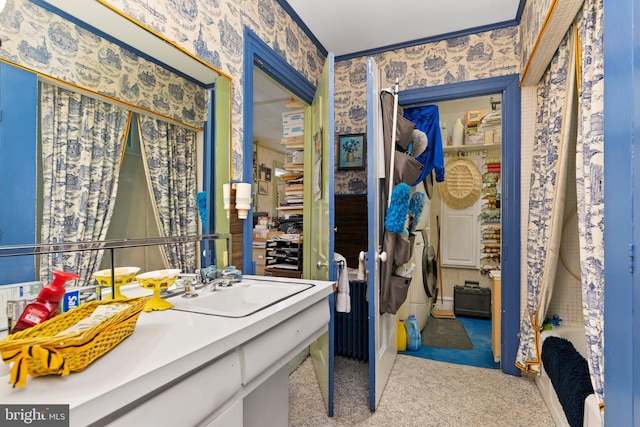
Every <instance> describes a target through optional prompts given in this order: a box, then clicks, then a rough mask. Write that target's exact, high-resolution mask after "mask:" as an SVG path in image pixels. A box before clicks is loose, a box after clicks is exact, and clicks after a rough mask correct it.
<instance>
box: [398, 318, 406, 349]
mask: <svg viewBox="0 0 640 427" xmlns="http://www.w3.org/2000/svg"><path fill="white" fill-rule="evenodd" d="M406 349H407V330H406V329H405V328H404V320H400V319H398V351H405V350H406Z"/></svg>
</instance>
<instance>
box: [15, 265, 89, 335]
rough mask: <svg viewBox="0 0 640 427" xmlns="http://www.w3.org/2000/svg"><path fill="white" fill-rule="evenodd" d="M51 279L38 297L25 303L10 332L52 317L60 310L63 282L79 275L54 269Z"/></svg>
mask: <svg viewBox="0 0 640 427" xmlns="http://www.w3.org/2000/svg"><path fill="white" fill-rule="evenodd" d="M52 274H53V281H52V282H51V283H49V284H48V285H47V286H45V287H44V288H42V290H41V291H40V293H39V294H38V297H37V298H36V299H35V300H34V301H33V302H31V303H29V305H27V306H26V307H25V309H24V311H23V312H22V315H21V316H20V319H19V320H18V322H17V323H16V325H15V326H14V327H13V329H12V330H11V333H12V334H13V333H14V332H18V331H22V330H23V329H27V328H30V327H32V326H35V325H38V324H40V323H42V322H44V321H45V320H47V319H50V318H52V317H53V316H55V315H57V314H58V313H59V312H60V301H62V298H63V297H64V293H65V289H64V284H65V283H67V282H68V281H69V280H73V279H77V278H78V277H80V275H78V274H75V273H68V272H66V271H54V272H52Z"/></svg>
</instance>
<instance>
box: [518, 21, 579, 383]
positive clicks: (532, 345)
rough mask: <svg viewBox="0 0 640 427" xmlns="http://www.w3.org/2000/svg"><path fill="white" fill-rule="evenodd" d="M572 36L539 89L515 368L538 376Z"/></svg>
mask: <svg viewBox="0 0 640 427" xmlns="http://www.w3.org/2000/svg"><path fill="white" fill-rule="evenodd" d="M574 38H575V37H574V35H573V31H569V32H568V33H567V35H566V36H565V38H564V40H563V41H562V43H561V44H560V46H559V47H558V51H557V52H556V54H555V55H554V57H553V59H552V60H551V63H550V64H549V67H548V69H547V71H546V72H545V74H544V76H543V77H542V79H541V81H540V83H539V84H538V96H537V98H538V114H537V120H536V128H535V140H534V146H533V158H532V169H531V170H532V172H531V189H530V198H529V221H528V226H527V268H528V271H527V305H526V307H525V311H524V315H523V318H522V324H521V326H520V345H519V347H518V353H517V355H516V366H518V367H519V368H520V369H522V370H526V371H538V370H539V364H540V346H539V332H540V330H541V329H542V323H543V321H544V319H545V315H546V311H547V307H548V305H549V301H550V300H551V296H552V293H553V284H554V281H555V276H556V270H557V265H558V259H559V256H560V240H561V237H562V223H563V221H562V216H563V212H564V205H565V194H566V184H567V182H566V181H567V167H568V157H569V156H568V152H569V149H570V148H571V147H573V144H572V142H571V138H570V135H571V118H572V116H573V114H574V113H573V109H574V106H573V103H574V99H575V49H574V48H573V43H574Z"/></svg>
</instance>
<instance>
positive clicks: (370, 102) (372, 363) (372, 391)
mask: <svg viewBox="0 0 640 427" xmlns="http://www.w3.org/2000/svg"><path fill="white" fill-rule="evenodd" d="M375 72H378V66H377V65H376V63H375V60H374V59H373V58H371V57H369V58H367V123H369V124H372V123H374V117H373V111H374V108H375V107H374V102H378V99H379V96H380V95H379V94H377V93H373V84H374V80H373V79H374V77H373V73H375ZM374 131H375V129H374V126H371V125H370V126H367V165H375V164H376V162H375V155H374V152H375V150H374V148H373V142H374V141H376V138H375V135H374ZM374 169H375V168H374V167H373V166H371V167H367V221H368V231H367V239H368V247H367V260H366V268H367V271H369V272H376V273H378V271H379V270H376V253H377V251H378V248H376V245H375V241H376V240H375V237H376V233H380V241H379V243H380V244H382V232H383V231H382V230H376V229H375V228H376V227H375V224H374V220H373V219H374V218H375V214H376V209H377V208H378V207H379V203H380V202H379V201H378V203H376V200H371V199H373V198H374V197H375V196H374V194H375V187H374V182H375V180H376V179H377V178H376V177H375V170H374ZM380 220H381V221H382V218H381V219H380ZM376 292H379V289H376V287H375V277H374V275H373V274H371V273H370V274H368V275H367V300H368V301H369V305H368V308H367V312H368V316H369V322H368V333H369V350H368V351H369V409H370V410H372V411H375V409H376V363H377V362H378V360H377V358H378V355H377V354H376V333H375V323H376V319H377V318H378V316H379V315H380V314H379V313H377V312H376V307H375V304H373V301H375V300H376Z"/></svg>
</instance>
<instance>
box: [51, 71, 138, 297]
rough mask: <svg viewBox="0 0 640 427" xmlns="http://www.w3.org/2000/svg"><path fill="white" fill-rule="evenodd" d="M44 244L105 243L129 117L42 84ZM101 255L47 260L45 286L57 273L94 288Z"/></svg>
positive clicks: (70, 255) (65, 255)
mask: <svg viewBox="0 0 640 427" xmlns="http://www.w3.org/2000/svg"><path fill="white" fill-rule="evenodd" d="M40 109H41V140H42V177H43V190H42V191H43V206H42V208H43V212H42V228H41V242H42V243H61V242H86V241H96V240H104V238H105V236H106V233H107V229H108V228H109V222H110V221H111V214H112V212H113V206H114V203H115V199H116V193H117V190H118V174H119V171H120V162H121V157H122V152H123V145H124V144H123V143H124V137H125V135H126V130H127V129H128V125H129V113H128V112H127V111H126V110H124V109H122V108H120V107H118V106H115V105H113V104H108V103H105V102H102V101H99V100H97V99H94V98H90V97H87V96H84V95H81V94H79V93H75V92H71V91H68V90H66V89H62V88H60V87H57V86H53V85H50V84H47V83H42V84H41V102H40ZM101 258H102V251H85V252H69V253H59V254H47V255H42V256H41V258H40V280H43V281H45V282H49V281H50V280H51V279H52V276H51V271H52V270H64V271H72V272H75V273H78V274H80V277H81V279H80V283H81V284H86V285H88V284H90V282H91V280H92V278H91V274H92V273H93V272H94V271H95V270H97V269H98V267H99V265H100V260H101Z"/></svg>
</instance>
